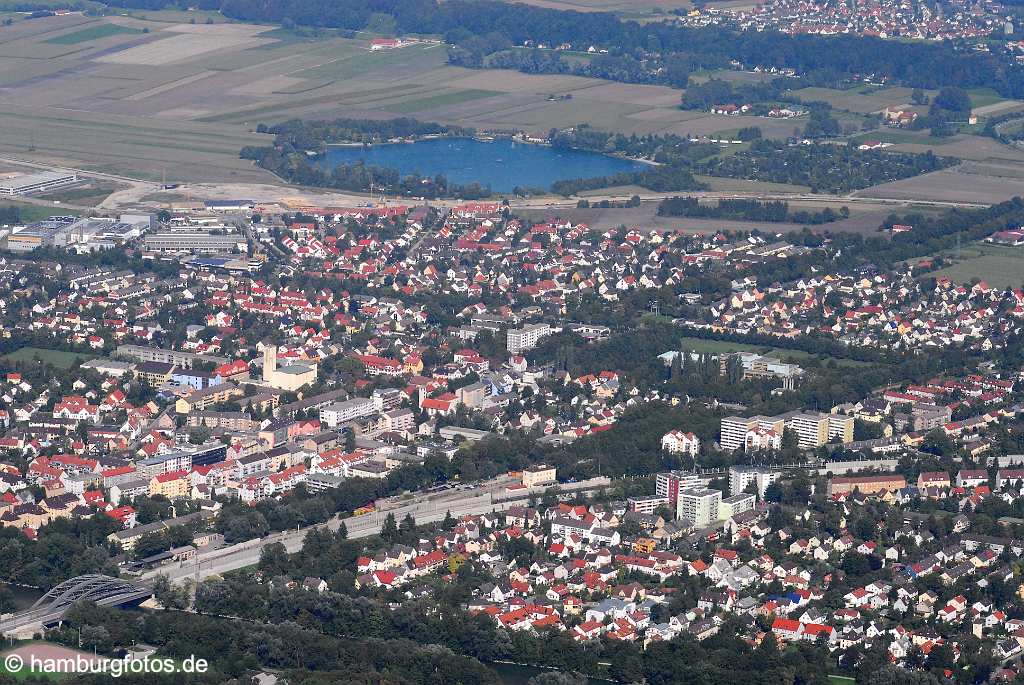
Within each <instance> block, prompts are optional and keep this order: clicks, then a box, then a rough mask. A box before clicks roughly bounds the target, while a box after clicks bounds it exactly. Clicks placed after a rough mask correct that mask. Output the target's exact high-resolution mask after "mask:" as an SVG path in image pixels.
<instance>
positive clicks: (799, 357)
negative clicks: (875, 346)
mask: <svg viewBox="0 0 1024 685" xmlns="http://www.w3.org/2000/svg"><path fill="white" fill-rule="evenodd" d="M679 347H680V349H686V350H690V351H691V352H697V353H700V354H703V353H705V352H706V353H709V354H722V353H724V352H757V353H759V354H767V355H770V356H772V357H777V358H778V359H781V360H782V361H786V362H791V363H794V364H799V363H800V362H803V361H806V360H807V359H811V358H815V357H816V356H817V355H813V354H811V353H810V352H804V351H803V350H787V349H784V348H780V347H768V346H764V345H751V344H749V343H738V342H732V341H730V340H706V339H704V338H690V337H684V338H682V340H681V341H680V345H679ZM833 359H835V362H836V364H839V365H840V366H864V365H866V364H867V362H860V361H856V360H853V359H838V358H833Z"/></svg>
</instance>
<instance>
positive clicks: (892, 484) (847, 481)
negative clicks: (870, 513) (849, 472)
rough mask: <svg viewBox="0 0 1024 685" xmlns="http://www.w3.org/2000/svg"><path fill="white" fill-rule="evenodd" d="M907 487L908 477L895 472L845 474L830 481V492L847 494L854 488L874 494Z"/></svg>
mask: <svg viewBox="0 0 1024 685" xmlns="http://www.w3.org/2000/svg"><path fill="white" fill-rule="evenodd" d="M905 487H907V479H906V478H904V477H903V476H900V475H897V474H895V473H880V474H877V475H873V476H844V477H841V478H833V479H832V480H830V481H829V482H828V494H829V496H830V497H831V496H832V495H846V494H850V493H851V492H853V491H854V490H856V491H858V492H860V493H862V494H865V495H873V494H875V493H876V492H881V491H882V490H902V489H903V488H905Z"/></svg>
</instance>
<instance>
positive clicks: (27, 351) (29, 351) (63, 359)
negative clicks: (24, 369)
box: [4, 347, 88, 369]
mask: <svg viewBox="0 0 1024 685" xmlns="http://www.w3.org/2000/svg"><path fill="white" fill-rule="evenodd" d="M37 357H38V358H39V360H40V361H42V363H44V364H49V365H50V366H55V367H57V368H58V369H70V368H71V367H73V366H74V365H75V364H77V363H78V361H79V360H84V359H88V355H85V354H80V353H77V352H64V351H63V350H45V349H43V348H41V347H22V348H21V349H19V350H15V351H14V352H11V353H10V354H8V355H5V356H4V359H7V360H9V361H12V362H33V361H35V359H36V358H37Z"/></svg>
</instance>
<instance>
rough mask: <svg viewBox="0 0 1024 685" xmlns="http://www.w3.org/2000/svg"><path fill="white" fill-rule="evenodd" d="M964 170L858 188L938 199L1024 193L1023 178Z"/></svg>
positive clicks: (985, 199)
mask: <svg viewBox="0 0 1024 685" xmlns="http://www.w3.org/2000/svg"><path fill="white" fill-rule="evenodd" d="M969 171H970V170H969V169H968V173H965V172H964V171H963V170H961V169H960V167H952V168H950V169H943V170H942V171H936V172H933V173H930V174H924V175H922V176H917V177H914V178H908V179H904V180H902V181H894V182H892V183H883V184H882V185H878V186H875V187H873V188H867V189H865V190H861V191H858V192H856V193H854V195H857V196H860V197H878V198H888V199H898V200H911V199H916V200H932V201H938V202H967V203H971V202H980V203H986V204H992V203H996V202H1002V201H1004V200H1009V199H1010V198H1012V197H1014V196H1024V179H1021V178H1011V177H1007V176H995V175H991V174H979V173H969Z"/></svg>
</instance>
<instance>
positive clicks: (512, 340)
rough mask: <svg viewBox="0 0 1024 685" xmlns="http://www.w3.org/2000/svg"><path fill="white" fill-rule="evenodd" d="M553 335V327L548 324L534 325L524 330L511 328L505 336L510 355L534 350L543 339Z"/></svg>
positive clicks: (523, 328)
mask: <svg viewBox="0 0 1024 685" xmlns="http://www.w3.org/2000/svg"><path fill="white" fill-rule="evenodd" d="M548 335H551V326H549V325H547V324H546V323H532V324H528V325H526V326H523V327H522V328H510V329H508V331H507V332H506V334H505V342H506V346H507V347H508V351H509V354H519V353H520V352H525V351H526V350H532V349H533V348H534V347H536V346H537V343H539V342H540V340H541V338H543V337H545V336H548Z"/></svg>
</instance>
